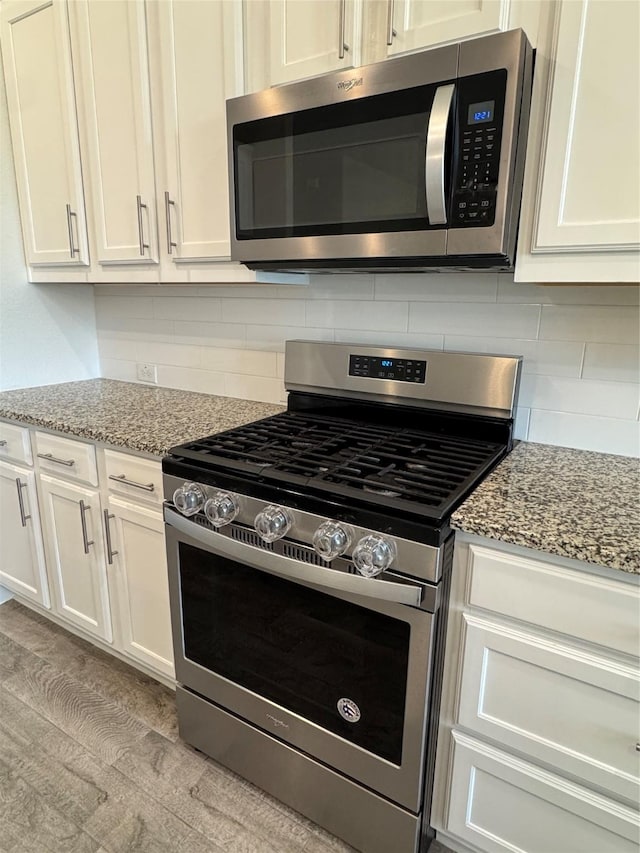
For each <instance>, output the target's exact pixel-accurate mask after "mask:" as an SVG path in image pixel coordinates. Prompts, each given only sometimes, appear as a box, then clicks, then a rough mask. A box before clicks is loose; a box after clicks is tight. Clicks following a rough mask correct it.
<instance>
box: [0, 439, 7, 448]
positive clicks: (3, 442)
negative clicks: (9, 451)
mask: <svg viewBox="0 0 640 853" xmlns="http://www.w3.org/2000/svg"><path fill="white" fill-rule="evenodd" d="M6 446H7V442H6V441H5V440H4V439H2V441H0V447H6Z"/></svg>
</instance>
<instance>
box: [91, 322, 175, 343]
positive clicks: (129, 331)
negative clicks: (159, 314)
mask: <svg viewBox="0 0 640 853" xmlns="http://www.w3.org/2000/svg"><path fill="white" fill-rule="evenodd" d="M97 328H98V331H99V332H110V333H111V334H112V335H117V334H118V333H122V334H123V335H125V336H126V337H129V338H131V337H142V336H143V335H146V336H147V337H149V338H152V337H155V338H166V337H168V336H170V335H172V334H173V331H174V325H173V320H142V319H140V318H139V317H114V318H112V319H107V320H106V321H105V322H103V321H102V319H100V321H98V323H97Z"/></svg>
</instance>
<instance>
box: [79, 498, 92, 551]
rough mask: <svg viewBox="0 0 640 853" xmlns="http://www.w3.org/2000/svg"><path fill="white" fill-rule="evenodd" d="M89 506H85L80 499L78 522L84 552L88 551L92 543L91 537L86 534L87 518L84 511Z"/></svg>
mask: <svg viewBox="0 0 640 853" xmlns="http://www.w3.org/2000/svg"><path fill="white" fill-rule="evenodd" d="M88 509H91V507H90V506H87V505H86V504H85V502H84V501H80V523H81V524H82V544H83V545H84V553H85V554H88V553H89V545H93V544H94V542H93V539H89V537H88V535H87V518H86V516H85V513H86V511H87V510H88Z"/></svg>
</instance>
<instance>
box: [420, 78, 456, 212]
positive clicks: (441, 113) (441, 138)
mask: <svg viewBox="0 0 640 853" xmlns="http://www.w3.org/2000/svg"><path fill="white" fill-rule="evenodd" d="M455 89H456V87H455V85H454V84H453V83H448V84H447V85H446V86H439V87H438V88H437V89H436V93H435V96H434V98H433V106H432V108H431V115H430V116H429V127H428V130H427V148H426V156H425V168H424V178H425V193H426V196H427V216H428V217H429V225H446V224H447V205H446V199H445V196H444V171H445V170H444V158H445V154H446V143H447V128H448V127H449V115H450V113H451V103H452V101H453V94H454V92H455Z"/></svg>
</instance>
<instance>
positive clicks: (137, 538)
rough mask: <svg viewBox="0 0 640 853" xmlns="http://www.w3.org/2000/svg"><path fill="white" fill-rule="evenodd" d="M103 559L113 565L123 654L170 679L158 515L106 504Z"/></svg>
mask: <svg viewBox="0 0 640 853" xmlns="http://www.w3.org/2000/svg"><path fill="white" fill-rule="evenodd" d="M108 515H109V518H108V519H106V518H105V524H108V525H109V526H108V528H107V546H108V548H107V553H108V555H109V559H110V561H112V563H113V574H112V578H113V579H114V580H115V588H116V591H117V613H118V617H119V620H120V630H121V638H122V647H123V651H124V652H126V653H127V654H129V655H131V656H132V657H134V658H136V659H137V660H139V661H141V662H142V663H144V664H146V665H147V666H149V667H151V668H152V669H156V670H158V671H159V672H162V673H163V674H164V675H168V676H169V677H171V678H173V677H174V669H173V645H172V638H171V616H170V612H169V585H168V574H167V557H166V551H165V541H164V523H163V520H162V514H161V513H160V512H158V511H157V510H154V509H147V508H146V507H142V506H136V505H135V504H131V503H128V502H126V501H121V500H119V499H118V498H110V499H109V513H108Z"/></svg>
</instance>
